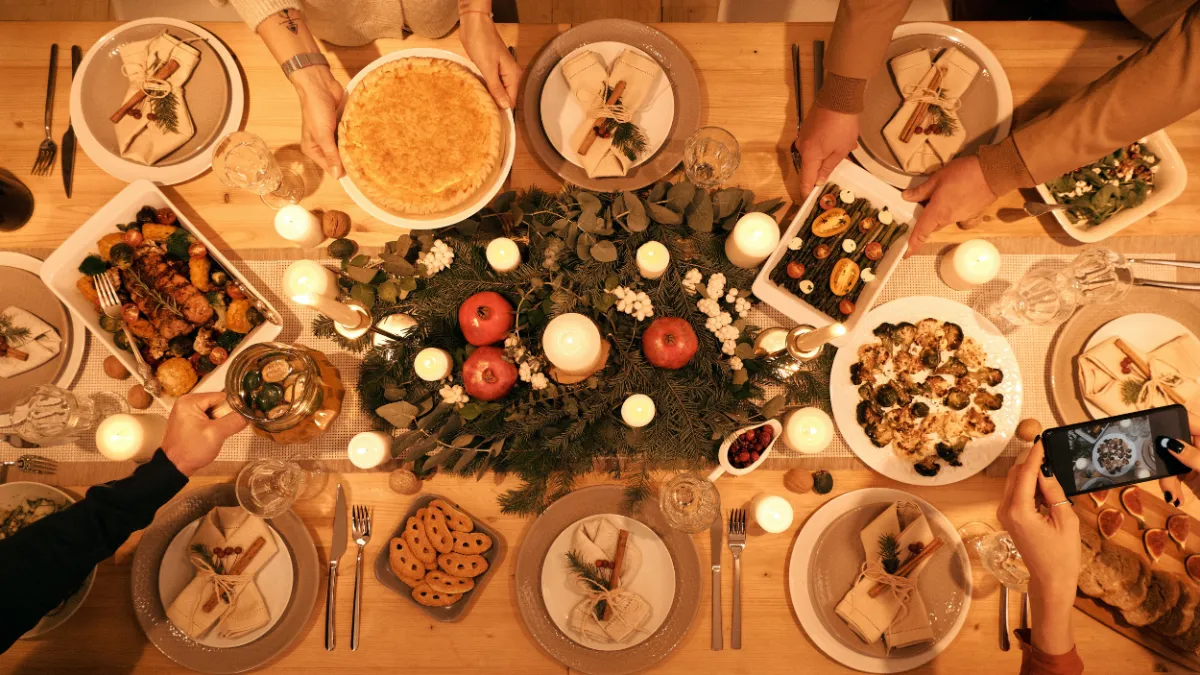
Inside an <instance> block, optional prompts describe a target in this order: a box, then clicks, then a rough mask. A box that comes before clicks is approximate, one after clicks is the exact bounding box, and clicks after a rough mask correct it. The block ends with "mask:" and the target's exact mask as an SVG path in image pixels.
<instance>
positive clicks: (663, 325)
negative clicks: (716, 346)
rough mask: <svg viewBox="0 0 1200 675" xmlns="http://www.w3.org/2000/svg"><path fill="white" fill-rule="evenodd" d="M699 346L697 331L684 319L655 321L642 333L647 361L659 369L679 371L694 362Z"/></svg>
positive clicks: (669, 318)
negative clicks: (693, 358)
mask: <svg viewBox="0 0 1200 675" xmlns="http://www.w3.org/2000/svg"><path fill="white" fill-rule="evenodd" d="M699 346H700V343H699V341H698V340H697V339H696V331H694V330H692V324H690V323H688V322H687V321H686V320H684V319H678V318H673V317H663V318H660V319H655V320H654V321H652V322H651V323H650V326H649V327H648V328H646V332H645V333H642V352H643V353H645V354H646V360H647V361H649V362H650V363H652V364H654V365H655V366H657V367H659V368H666V369H668V370H679V369H680V368H682V367H684V366H686V365H687V364H688V362H689V361H691V360H692V357H693V356H695V355H696V349H697V348H699Z"/></svg>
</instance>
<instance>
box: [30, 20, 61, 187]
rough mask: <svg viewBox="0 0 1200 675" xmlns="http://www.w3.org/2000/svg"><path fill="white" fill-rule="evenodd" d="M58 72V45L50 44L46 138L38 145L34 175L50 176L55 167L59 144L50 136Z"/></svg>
mask: <svg viewBox="0 0 1200 675" xmlns="http://www.w3.org/2000/svg"><path fill="white" fill-rule="evenodd" d="M57 73H58V45H57V44H52V45H50V77H49V79H48V80H47V82H46V140H44V141H42V144H41V145H39V146H38V154H37V160H36V161H34V163H33V175H35V176H49V175H50V171H51V170H52V169H54V156H55V155H56V154H58V146H57V145H55V143H54V139H53V138H51V137H50V113H51V111H52V110H53V109H54V76H55V74H57Z"/></svg>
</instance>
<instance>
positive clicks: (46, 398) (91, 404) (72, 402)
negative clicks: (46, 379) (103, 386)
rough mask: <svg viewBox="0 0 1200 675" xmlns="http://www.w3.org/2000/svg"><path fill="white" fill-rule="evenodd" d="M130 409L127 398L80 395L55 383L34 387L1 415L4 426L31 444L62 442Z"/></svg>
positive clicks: (98, 393) (93, 428)
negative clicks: (126, 401)
mask: <svg viewBox="0 0 1200 675" xmlns="http://www.w3.org/2000/svg"><path fill="white" fill-rule="evenodd" d="M126 412H129V406H128V405H127V404H126V403H125V400H124V399H123V398H121V397H120V396H118V395H117V394H114V393H112V392H107V391H102V392H97V393H94V394H90V395H88V396H80V395H78V394H74V393H72V392H69V391H67V390H66V389H63V388H61V387H56V386H54V385H52V384H40V385H37V386H36V387H33V388H32V389H30V390H29V392H28V393H27V394H26V395H25V396H22V397H21V398H20V399H18V400H17V402H16V403H15V404H14V405H13V407H12V410H10V411H9V412H8V413H6V414H0V428H3V429H5V430H7V431H10V432H11V433H15V434H17V435H18V436H20V437H21V438H23V439H25V440H26V441H29V442H30V443H37V444H38V445H42V446H50V445H61V444H63V443H68V442H70V441H71V440H72V439H74V438H77V437H79V436H82V435H84V434H86V433H87V432H89V431H93V430H95V428H96V426H97V425H98V424H100V422H101V421H103V420H104V418H106V417H109V416H111V415H116V414H118V413H126Z"/></svg>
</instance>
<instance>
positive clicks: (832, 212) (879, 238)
mask: <svg viewBox="0 0 1200 675" xmlns="http://www.w3.org/2000/svg"><path fill="white" fill-rule="evenodd" d="M919 211H920V207H919V206H916V205H914V204H910V203H908V202H905V201H904V200H903V199H901V197H900V192H899V191H898V190H896V189H895V188H893V187H891V186H890V185H887V184H886V183H884V182H883V181H881V180H879V179H878V178H875V177H874V176H872V175H871V174H869V173H867V172H866V171H864V170H862V169H860V168H859V167H857V166H855V165H853V164H851V163H849V162H842V163H841V164H839V165H838V167H837V168H836V169H834V171H833V173H832V174H831V175H830V177H829V180H828V182H826V183H825V185H823V186H819V187H818V188H817V189H815V190H814V191H813V193H812V194H810V195H809V197H808V199H807V200H805V202H804V205H803V206H802V207H801V208H800V211H799V212H798V213H797V215H796V217H795V219H794V220H793V221H792V223H791V224H790V225H789V227H788V229H787V231H786V232H785V233H784V235H783V237H782V238H781V240H780V244H779V247H778V248H777V249H776V251H775V252H774V253H773V254H772V255H771V257H769V258H768V259H767V262H766V264H764V266H763V268H762V270H761V271H760V272H759V274H758V277H757V278H756V279H755V281H754V286H753V291H754V294H755V295H756V296H758V297H759V298H760V299H762V300H763V301H764V302H766V303H767V304H769V305H771V306H773V307H775V308H776V309H778V310H779V311H780V312H782V313H783V314H785V315H787V316H788V317H789V318H791V319H793V320H795V321H797V322H800V323H805V324H810V325H814V326H817V327H820V326H824V325H826V324H829V323H832V322H834V321H838V322H841V323H842V324H844V325H845V326H846V329H847V336H848V335H849V334H850V333H852V332H853V331H854V329H855V327H856V326H857V325H858V321H859V319H860V318H861V317H862V315H863V314H864V313H865V312H866V311H867V310H869V309H870V307H871V305H872V304H873V303H874V302H875V300H876V299H877V298H878V296H879V293H880V291H881V290H882V288H883V286H884V284H885V283H886V281H887V278H888V277H889V276H890V275H891V273H892V271H893V270H894V269H895V267H896V265H897V264H899V262H900V258H901V256H902V255H903V253H904V250H905V249H906V248H907V244H908V236H909V234H910V232H911V229H912V223H913V222H914V221H915V219H916V214H917V213H919ZM845 339H846V337H843V338H841V339H839V340H835V341H834V345H835V346H837V345H839V343H840V342H843V341H844V340H845Z"/></svg>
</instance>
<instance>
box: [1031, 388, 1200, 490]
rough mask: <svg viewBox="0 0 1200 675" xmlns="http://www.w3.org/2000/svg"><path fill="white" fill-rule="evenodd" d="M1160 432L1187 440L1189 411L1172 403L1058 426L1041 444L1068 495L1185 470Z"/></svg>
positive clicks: (1137, 481)
mask: <svg viewBox="0 0 1200 675" xmlns="http://www.w3.org/2000/svg"><path fill="white" fill-rule="evenodd" d="M1159 436H1169V437H1171V438H1180V439H1185V440H1186V439H1187V438H1188V419H1187V409H1186V408H1184V407H1183V406H1181V405H1172V406H1167V407H1165V408H1154V409H1153V410H1143V411H1138V412H1136V413H1130V414H1128V415H1120V416H1118V417H1109V418H1106V419H1100V420H1094V421H1092V422H1085V423H1082V424H1073V425H1070V426H1065V427H1057V428H1054V429H1050V430H1049V431H1047V432H1045V433H1044V434H1042V443H1043V444H1044V446H1045V450H1046V460H1047V461H1048V462H1050V467H1051V468H1052V469H1053V470H1054V477H1055V478H1057V479H1058V482H1059V484H1060V485H1062V488H1063V491H1064V492H1065V493H1066V494H1067V495H1068V496H1070V495H1078V494H1083V493H1085V492H1095V491H1096V490H1108V489H1110V488H1114V487H1120V486H1122V485H1130V484H1133V483H1143V482H1145V481H1148V480H1157V479H1159V478H1164V477H1166V476H1175V475H1178V474H1181V473H1187V472H1188V471H1189V470H1190V469H1189V468H1188V467H1187V466H1186V465H1185V464H1183V463H1182V462H1180V461H1179V459H1178V458H1177V457H1176V456H1175V454H1174V453H1172V452H1171V451H1170V450H1168V449H1166V448H1164V447H1160V444H1158V443H1157V442H1156V440H1155V439H1157V438H1158V437H1159Z"/></svg>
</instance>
